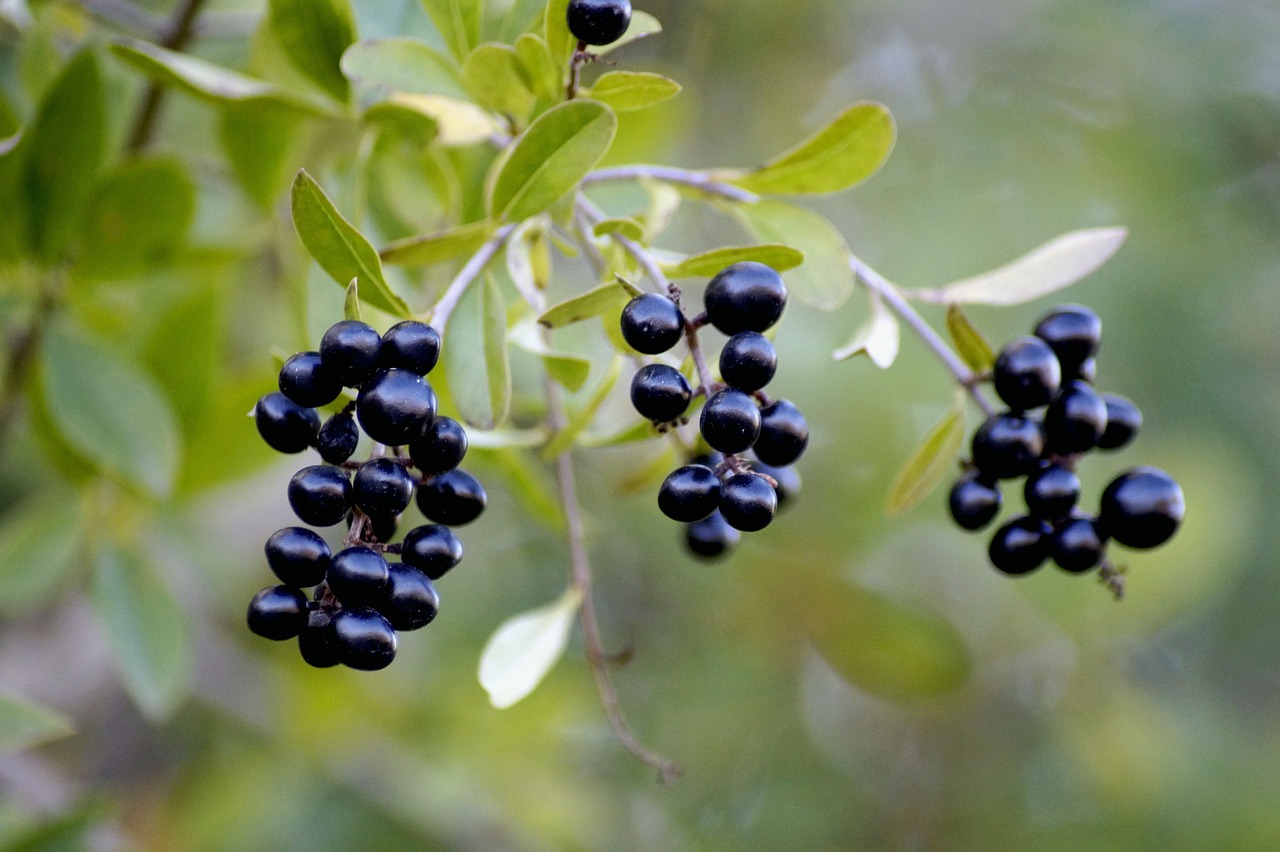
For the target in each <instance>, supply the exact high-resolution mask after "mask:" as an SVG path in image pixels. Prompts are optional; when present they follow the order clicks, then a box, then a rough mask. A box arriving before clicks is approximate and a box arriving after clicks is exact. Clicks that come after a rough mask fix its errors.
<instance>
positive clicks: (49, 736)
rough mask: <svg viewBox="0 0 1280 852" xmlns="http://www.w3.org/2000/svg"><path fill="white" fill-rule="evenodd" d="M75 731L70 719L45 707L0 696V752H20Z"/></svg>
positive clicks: (69, 734) (8, 696)
mask: <svg viewBox="0 0 1280 852" xmlns="http://www.w3.org/2000/svg"><path fill="white" fill-rule="evenodd" d="M73 733H75V728H73V727H72V725H71V720H70V719H68V718H67V717H66V716H64V715H62V714H61V713H58V712H56V711H54V710H50V709H49V708H47V707H41V706H40V705H38V704H33V703H31V702H29V701H26V700H24V699H21V698H15V697H13V696H11V695H0V754H7V753H9V752H16V751H23V750H25V749H28V748H31V747H32V746H38V745H41V744H43V743H47V742H49V741H50V740H57V739H62V738H63V737H69V736H71V735H72V734H73Z"/></svg>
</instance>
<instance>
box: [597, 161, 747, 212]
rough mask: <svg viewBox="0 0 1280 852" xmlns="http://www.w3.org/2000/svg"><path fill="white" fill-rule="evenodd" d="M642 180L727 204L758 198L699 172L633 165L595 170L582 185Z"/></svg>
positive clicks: (745, 202) (744, 202)
mask: <svg viewBox="0 0 1280 852" xmlns="http://www.w3.org/2000/svg"><path fill="white" fill-rule="evenodd" d="M644 178H649V179H651V180H660V181H662V182H663V183H674V184H679V185H680V186H688V187H691V188H693V189H698V190H701V191H702V192H705V193H707V194H708V195H718V196H720V197H721V198H725V199H727V200H729V201H738V202H741V203H743V204H754V203H756V202H757V201H759V200H760V196H758V195H756V194H755V193H754V192H748V191H747V190H745V189H741V188H739V187H736V186H734V185H733V184H731V183H725V182H724V181H719V180H716V179H715V178H713V177H710V176H709V175H706V174H703V173H702V172H695V171H690V170H688V169H677V168H671V167H668V166H643V165H636V166H617V167H615V168H612V169H597V170H596V171H594V172H591V173H589V174H588V175H587V176H586V177H585V178H583V179H582V183H583V185H584V186H585V185H589V184H593V183H610V182H613V181H624V180H641V179H644Z"/></svg>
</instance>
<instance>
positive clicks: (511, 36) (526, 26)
mask: <svg viewBox="0 0 1280 852" xmlns="http://www.w3.org/2000/svg"><path fill="white" fill-rule="evenodd" d="M544 6H546V0H512V2H511V4H510V7H509V8H508V9H507V12H506V14H505V15H503V18H502V21H501V24H500V26H499V27H498V28H497V30H498V35H497V38H496V40H497V41H501V42H505V43H507V44H511V43H513V42H515V41H516V39H517V37H518V36H520V35H521V34H522V33H525V32H526V31H527V30H530V29H533V28H535V26H536V27H537V29H538V30H539V31H541V29H542V13H543V7H544ZM539 38H541V36H539Z"/></svg>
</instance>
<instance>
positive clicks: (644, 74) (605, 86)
mask: <svg viewBox="0 0 1280 852" xmlns="http://www.w3.org/2000/svg"><path fill="white" fill-rule="evenodd" d="M680 88H681V87H680V84H679V83H677V82H676V81H675V80H672V79H670V78H668V77H663V76H662V75H661V74H653V73H650V72H648V71H606V72H605V73H604V74H601V75H600V79H598V80H596V83H595V85H594V86H592V87H591V91H590V92H589V93H588V97H591V98H594V99H596V100H598V101H600V102H601V103H602V104H605V105H606V106H608V107H611V108H612V109H613V110H614V112H633V111H635V110H641V109H648V108H649V107H651V106H655V105H657V104H660V103H662V102H663V101H668V100H671V99H672V98H674V97H675V96H676V95H678V94H680Z"/></svg>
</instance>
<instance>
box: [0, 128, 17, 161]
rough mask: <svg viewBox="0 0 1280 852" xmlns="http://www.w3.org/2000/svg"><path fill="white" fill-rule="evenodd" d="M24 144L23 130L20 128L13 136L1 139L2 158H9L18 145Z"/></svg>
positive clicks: (0, 154) (0, 150) (0, 151)
mask: <svg viewBox="0 0 1280 852" xmlns="http://www.w3.org/2000/svg"><path fill="white" fill-rule="evenodd" d="M20 142H22V128H21V127H19V128H18V129H17V130H15V131H13V133H12V134H10V135H9V136H6V137H5V138H3V139H0V157H7V156H9V155H10V154H11V153H13V151H14V149H15V148H17V147H18V144H19V143H20Z"/></svg>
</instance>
